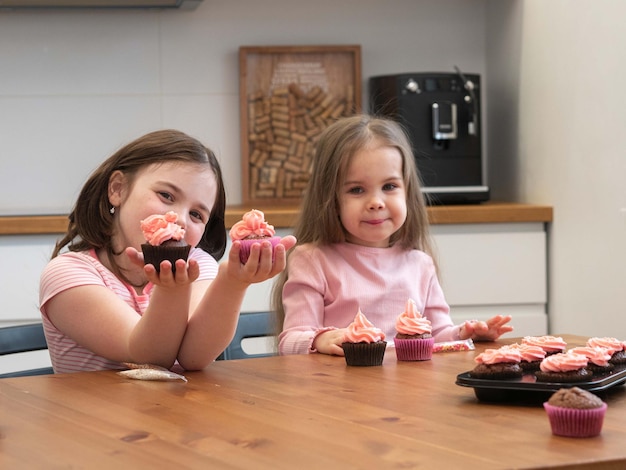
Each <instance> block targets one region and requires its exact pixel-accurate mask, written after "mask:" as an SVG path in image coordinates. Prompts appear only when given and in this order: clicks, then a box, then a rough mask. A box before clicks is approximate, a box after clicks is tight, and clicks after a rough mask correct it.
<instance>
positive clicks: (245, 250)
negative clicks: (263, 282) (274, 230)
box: [239, 237, 281, 264]
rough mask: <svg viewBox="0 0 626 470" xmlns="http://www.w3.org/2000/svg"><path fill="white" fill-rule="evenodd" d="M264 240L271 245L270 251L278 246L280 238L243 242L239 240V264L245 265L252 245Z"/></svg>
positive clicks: (253, 239)
mask: <svg viewBox="0 0 626 470" xmlns="http://www.w3.org/2000/svg"><path fill="white" fill-rule="evenodd" d="M266 240H267V241H268V242H270V243H271V244H272V250H273V249H274V247H275V246H276V245H278V242H279V241H280V240H281V237H268V238H247V239H244V240H239V241H240V242H241V245H240V246H241V248H240V250H239V261H241V264H246V263H247V261H248V258H249V257H250V248H252V245H254V244H255V243H262V242H264V241H266Z"/></svg>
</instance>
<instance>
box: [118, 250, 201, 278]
mask: <svg viewBox="0 0 626 470" xmlns="http://www.w3.org/2000/svg"><path fill="white" fill-rule="evenodd" d="M125 253H126V256H128V258H129V259H130V260H131V262H132V263H133V264H135V265H136V266H141V267H142V268H143V272H144V274H145V275H146V278H147V280H148V282H152V283H153V284H155V285H157V286H162V287H177V286H181V285H186V284H191V283H192V282H194V281H195V280H196V279H198V277H199V276H200V266H199V265H198V262H197V261H196V260H194V259H190V260H189V261H185V260H184V259H178V260H176V273H174V272H172V264H171V263H170V262H169V261H163V262H161V266H160V272H157V270H156V268H155V267H154V266H153V265H151V264H144V259H143V253H141V252H140V251H137V250H136V249H135V248H132V247H128V248H126V250H125Z"/></svg>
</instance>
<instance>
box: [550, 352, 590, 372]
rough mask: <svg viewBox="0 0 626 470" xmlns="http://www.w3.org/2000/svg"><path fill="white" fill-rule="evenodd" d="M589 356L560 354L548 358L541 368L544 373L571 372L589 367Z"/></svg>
mask: <svg viewBox="0 0 626 470" xmlns="http://www.w3.org/2000/svg"><path fill="white" fill-rule="evenodd" d="M588 363H589V361H588V360H587V356H583V355H582V354H576V353H558V354H552V355H551V356H548V357H546V358H545V359H544V360H543V361H541V364H539V368H540V369H541V370H542V371H543V372H570V371H573V370H579V369H583V368H584V367H587V364H588Z"/></svg>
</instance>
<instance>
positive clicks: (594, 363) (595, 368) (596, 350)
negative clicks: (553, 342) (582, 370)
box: [567, 346, 615, 374]
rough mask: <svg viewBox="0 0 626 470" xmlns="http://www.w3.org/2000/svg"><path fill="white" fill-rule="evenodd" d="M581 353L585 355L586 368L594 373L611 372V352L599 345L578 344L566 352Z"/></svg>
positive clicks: (612, 366) (612, 367)
mask: <svg viewBox="0 0 626 470" xmlns="http://www.w3.org/2000/svg"><path fill="white" fill-rule="evenodd" d="M570 353H574V354H582V355H583V356H586V357H587V369H589V370H590V371H591V372H593V373H595V374H603V373H606V372H611V371H612V370H613V369H615V366H614V365H613V364H611V362H610V361H611V352H610V351H609V350H608V349H607V348H603V347H601V346H579V347H576V348H572V349H568V350H567V354H570Z"/></svg>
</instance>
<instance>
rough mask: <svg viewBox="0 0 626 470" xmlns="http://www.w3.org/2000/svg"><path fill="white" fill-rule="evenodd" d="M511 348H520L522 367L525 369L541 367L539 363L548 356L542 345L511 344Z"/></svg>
mask: <svg viewBox="0 0 626 470" xmlns="http://www.w3.org/2000/svg"><path fill="white" fill-rule="evenodd" d="M510 347H511V348H515V349H519V352H520V354H521V355H522V359H521V361H520V364H519V365H520V367H521V368H522V369H523V370H524V371H535V370H538V369H539V364H541V361H543V359H544V358H545V357H546V352H545V351H544V350H543V348H541V347H540V346H535V345H533V344H519V343H514V344H511V346H510Z"/></svg>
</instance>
